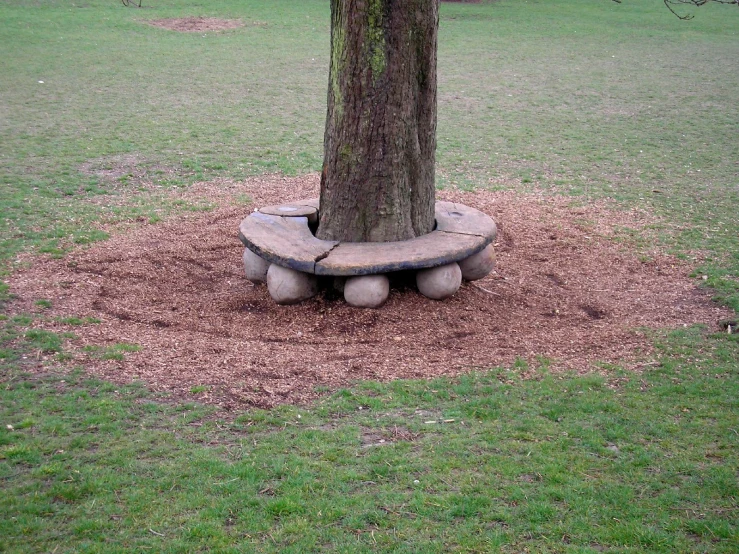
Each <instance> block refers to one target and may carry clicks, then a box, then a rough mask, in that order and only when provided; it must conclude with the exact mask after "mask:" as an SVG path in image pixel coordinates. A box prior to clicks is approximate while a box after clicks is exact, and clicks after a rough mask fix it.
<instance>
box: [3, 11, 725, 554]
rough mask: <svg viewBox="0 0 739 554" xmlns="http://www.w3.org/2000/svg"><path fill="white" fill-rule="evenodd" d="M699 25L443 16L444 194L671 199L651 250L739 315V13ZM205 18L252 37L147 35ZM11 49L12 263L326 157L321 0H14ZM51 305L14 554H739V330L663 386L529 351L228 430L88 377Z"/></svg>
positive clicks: (10, 393)
mask: <svg viewBox="0 0 739 554" xmlns="http://www.w3.org/2000/svg"><path fill="white" fill-rule="evenodd" d="M695 14H696V17H695V19H693V20H691V21H689V22H682V21H679V20H677V19H676V18H675V17H674V16H673V15H672V14H670V13H669V11H668V10H667V9H665V7H664V6H663V4H662V3H661V2H659V1H658V0H649V1H647V0H627V1H625V2H624V3H622V4H616V3H614V2H610V1H606V0H603V1H601V2H593V1H586V0H559V1H557V2H554V3H552V2H543V1H531V0H529V1H527V2H521V1H518V2H517V1H513V0H501V1H499V2H486V1H483V2H482V3H480V4H460V3H444V4H443V5H442V7H441V27H440V35H439V36H440V39H439V40H440V43H439V123H438V153H437V181H438V186H439V187H459V188H462V189H476V188H492V189H495V188H514V189H517V190H522V191H529V190H542V191H545V192H547V193H551V194H560V195H570V196H572V199H573V202H588V201H590V200H593V199H600V198H604V197H608V198H612V199H614V200H615V202H616V203H617V204H620V205H623V206H626V207H628V206H635V205H636V206H641V207H646V208H648V209H649V210H651V211H653V212H654V213H655V214H657V215H658V216H660V217H661V221H662V223H660V225H659V227H658V229H657V231H658V232H657V233H656V238H655V239H651V238H650V239H646V238H643V237H631V239H630V240H631V241H632V242H634V243H637V244H638V243H640V241H645V240H650V241H651V240H654V241H655V242H654V243H650V244H649V245H648V246H649V247H659V248H662V249H664V250H666V251H669V252H671V253H673V254H675V255H677V256H680V257H682V258H684V259H687V260H690V261H692V262H693V264H694V265H695V275H696V281H697V282H700V283H701V286H708V287H711V289H712V291H714V294H715V297H716V300H717V301H718V302H721V303H724V304H726V305H728V306H730V307H732V308H733V309H734V310H737V311H739V224H738V222H737V212H738V211H739V165H737V164H739V162H738V160H739V142H738V141H737V140H736V138H737V136H739V106H738V105H737V103H736V100H735V97H736V90H737V89H739V71H737V61H736V60H737V59H739V35H738V32H739V10H736V9H735V7H732V6H712V5H709V6H706V7H703V8H701V9H698V10H696V11H695ZM186 16H206V17H218V18H226V19H239V20H241V21H242V22H243V23H244V25H243V26H242V27H240V28H237V29H232V30H227V31H223V32H203V33H178V32H173V31H167V30H164V29H161V28H157V27H154V26H151V25H148V24H146V21H147V20H151V19H160V18H170V17H186ZM0 43H1V44H3V47H4V54H5V55H4V56H2V58H0V212H1V213H2V217H0V276H4V277H8V276H9V275H11V274H12V272H13V271H14V268H16V267H18V266H22V265H23V264H24V263H26V262H27V260H28V259H29V256H34V255H49V254H50V255H52V256H64V255H65V253H66V252H68V251H70V250H71V249H74V248H83V247H84V245H85V244H88V243H91V242H94V241H98V240H103V239H105V238H106V237H107V234H106V233H105V232H104V231H103V228H104V227H105V226H106V225H108V224H120V223H123V224H131V225H135V224H136V222H137V221H149V222H156V221H158V220H160V219H163V218H166V217H167V216H168V215H170V214H173V213H179V212H182V211H185V210H207V209H208V207H209V206H208V202H207V199H203V200H202V202H195V203H184V202H181V201H174V200H172V197H171V196H168V195H167V194H166V192H167V191H168V190H171V189H173V188H178V187H181V188H185V187H188V186H189V185H190V184H192V183H194V182H196V181H202V180H213V179H216V178H218V177H227V178H231V179H234V178H235V179H238V178H241V177H245V176H248V175H258V174H262V173H274V172H278V173H283V174H288V175H297V174H302V173H307V172H313V171H317V170H319V169H320V165H321V157H322V138H323V122H324V117H325V101H326V100H325V99H326V86H327V79H328V54H329V52H328V46H329V13H328V2H327V1H325V0H321V1H319V0H304V1H301V2H296V1H294V0H271V1H267V0H244V1H239V2H237V1H235V0H230V1H229V0H213V1H210V2H183V1H181V0H162V1H156V2H154V1H153V0H144V7H143V8H141V9H136V8H126V7H124V6H122V5H121V3H116V2H115V1H113V0H110V1H102V0H85V1H80V2H77V1H75V2H61V1H54V0H47V1H32V0H9V1H7V2H4V3H3V4H2V5H0ZM702 277H705V278H702ZM8 302H12V298H10V293H9V290H8V287H7V285H0V303H4V304H5V305H6V307H7V303H8ZM48 307H49V306H48V300H46V299H44V298H39V299H37V302H36V308H37V309H36V310H34V312H33V313H29V314H20V315H18V314H13V315H11V311H10V310H7V309H5V311H4V312H2V313H0V488H1V490H2V494H1V495H0V551H3V552H57V553H62V552H106V553H107V552H132V551H134V552H138V551H153V552H196V551H212V552H311V551H332V550H333V551H339V552H377V551H383V552H384V551H387V552H419V553H427V552H497V551H501V552H568V553H569V552H572V553H575V552H579V553H585V552H593V553H595V552H725V553H729V552H737V551H739V516H738V515H737V514H739V506H738V504H739V472H738V470H737V468H739V341H738V340H737V337H739V335H729V334H726V333H718V332H714V331H715V329H705V328H698V327H690V328H682V329H678V330H674V331H671V332H656V331H655V332H654V341H655V344H656V347H657V352H658V357H659V363H658V364H657V365H654V366H652V367H649V368H647V369H645V370H644V372H643V373H642V374H638V375H636V374H632V373H629V372H627V371H625V370H624V369H623V368H620V367H618V366H613V367H604V368H603V372H602V373H603V375H600V376H575V375H552V374H549V373H547V372H546V371H542V372H541V373H540V375H539V377H538V378H536V379H528V380H524V379H521V377H520V375H521V373H523V371H524V370H525V369H526V368H524V367H522V366H523V365H524V364H523V362H520V363H518V364H515V365H513V366H512V367H507V368H490V369H489V371H485V372H480V373H476V374H471V375H469V376H466V377H462V378H458V379H438V380H434V381H431V382H426V381H423V382H420V381H418V382H416V381H398V382H394V383H389V384H378V383H372V382H368V383H358V384H357V385H356V386H354V387H353V388H352V389H348V390H342V391H339V392H336V393H333V394H331V395H329V396H326V397H325V398H324V399H323V400H321V401H319V402H317V403H316V404H314V405H311V406H307V407H301V408H297V407H291V406H284V407H281V408H277V409H274V410H271V411H261V410H250V411H245V412H243V413H239V414H236V415H235V416H234V415H229V416H228V417H226V416H225V414H223V413H221V412H218V411H216V410H215V409H214V408H212V407H208V406H202V405H198V404H196V403H194V402H193V403H182V402H174V401H173V400H172V399H169V398H167V397H164V396H162V395H159V394H155V393H152V392H151V391H148V390H147V389H146V387H145V385H129V386H114V385H112V384H110V383H105V382H101V381H98V380H95V379H92V378H90V377H89V375H87V374H85V372H84V370H83V368H75V369H71V368H69V367H67V366H66V365H64V364H63V363H62V362H64V360H65V358H66V357H67V351H66V350H65V349H67V348H69V346H68V345H67V343H65V339H66V338H69V337H65V336H63V335H59V334H55V333H52V332H50V331H45V330H44V329H43V323H44V321H45V319H44V318H45V317H46V316H45V315H44V310H45V309H46V308H48ZM68 323H69V325H96V324H98V323H99V322H97V321H95V320H91V319H84V318H78V319H77V320H75V321H71V320H70V321H69V322H68ZM137 349H138V346H137V345H133V344H128V343H126V342H124V341H123V339H121V343H120V344H118V345H116V346H113V347H109V348H107V349H101V350H100V351H96V355H98V356H100V357H102V358H106V357H109V358H112V359H122V358H124V357H125V356H126V355H128V353H129V352H131V351H134V350H137ZM40 352H45V353H56V359H57V360H58V362H54V363H48V364H47V365H45V366H44V367H43V368H42V369H41V370H39V367H38V366H39V363H38V361H37V356H38V354H39V353H40ZM192 392H193V394H196V393H197V392H198V391H195V390H193V391H192Z"/></svg>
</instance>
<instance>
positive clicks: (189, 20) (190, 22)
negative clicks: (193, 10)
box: [146, 17, 244, 33]
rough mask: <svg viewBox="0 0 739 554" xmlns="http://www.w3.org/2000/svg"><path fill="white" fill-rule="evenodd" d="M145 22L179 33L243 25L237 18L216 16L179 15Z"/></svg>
mask: <svg viewBox="0 0 739 554" xmlns="http://www.w3.org/2000/svg"><path fill="white" fill-rule="evenodd" d="M146 23H148V24H149V25H153V26H154V27H161V28H162V29H169V30H170V31H180V32H181V33H203V32H205V31H225V30H227V29H236V28H238V27H243V26H244V24H243V23H242V22H241V21H239V20H237V19H219V18H217V17H179V18H168V19H151V20H148V21H147V22H146Z"/></svg>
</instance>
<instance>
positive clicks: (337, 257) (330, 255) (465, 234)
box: [239, 199, 497, 303]
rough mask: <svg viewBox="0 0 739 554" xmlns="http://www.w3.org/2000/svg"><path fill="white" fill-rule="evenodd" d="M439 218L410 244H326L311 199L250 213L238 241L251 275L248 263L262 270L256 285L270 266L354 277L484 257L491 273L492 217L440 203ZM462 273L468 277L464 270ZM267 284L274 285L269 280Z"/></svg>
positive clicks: (474, 273) (476, 270)
mask: <svg viewBox="0 0 739 554" xmlns="http://www.w3.org/2000/svg"><path fill="white" fill-rule="evenodd" d="M435 218H436V227H435V229H434V230H433V231H432V232H431V233H428V234H426V235H423V236H420V237H416V238H413V239H409V240H405V241H397V242H337V241H326V240H321V239H318V238H316V237H315V236H314V235H313V232H312V230H311V225H312V224H315V223H316V222H317V221H318V200H317V199H310V200H303V201H299V202H295V203H291V204H283V205H279V206H267V207H264V208H261V209H260V210H259V211H256V212H254V213H252V214H250V215H249V216H248V217H247V218H245V219H244V220H243V221H242V222H241V225H240V226H239V238H240V239H241V241H242V242H243V243H244V245H245V246H246V248H247V250H248V252H245V256H244V263H245V265H246V266H247V274H249V265H248V264H249V263H250V264H251V265H252V270H254V268H255V264H256V266H259V267H258V268H257V271H256V272H255V271H252V272H251V275H252V276H251V277H250V279H252V280H257V281H259V280H262V279H260V278H259V276H260V275H261V273H262V272H264V273H265V274H266V273H267V270H268V268H269V264H274V265H276V266H279V267H281V268H286V269H288V270H292V271H294V272H300V273H303V274H308V275H317V276H334V277H350V278H353V277H360V276H370V275H384V274H386V273H391V272H395V271H408V270H415V271H419V270H428V269H430V268H443V267H446V266H451V264H456V263H457V262H464V261H465V260H472V261H473V262H474V261H475V260H477V261H478V262H479V261H480V260H481V259H483V258H484V262H483V265H484V266H485V267H486V268H487V271H485V272H484V274H487V273H488V272H489V271H490V270H492V265H493V264H494V254H493V252H492V246H489V245H491V243H492V242H493V240H494V239H495V236H496V233H497V228H496V225H495V222H494V221H493V220H492V219H491V218H490V217H489V216H487V215H486V214H484V213H482V212H480V211H479V210H476V209H474V208H470V207H468V206H465V205H463V204H457V203H453V202H437V203H436V206H435ZM250 253H251V254H250ZM254 255H256V256H254ZM257 257H258V258H257ZM247 260H250V261H249V262H248V261H247ZM260 260H261V261H260ZM260 264H261V265H260ZM467 265H470V266H472V265H476V268H473V270H472V271H467V272H466V273H467V275H463V276H464V277H465V278H467V279H470V280H471V279H475V278H480V277H479V276H477V275H479V274H480V273H481V270H480V268H479V267H477V266H479V263H478V264H475V263H467ZM488 266H489V267H488ZM460 271H462V273H463V274H464V273H465V271H464V270H463V269H461V270H460ZM273 272H274V273H279V272H280V270H273ZM282 273H285V272H282ZM437 273H438V272H437ZM285 275H287V274H285ZM303 280H305V279H303ZM460 281H461V277H460ZM367 282H369V281H367ZM267 283H268V286H269V279H267ZM458 287H459V284H457V285H456V288H458ZM421 288H422V287H421V285H420V282H419V289H421ZM456 288H454V291H456ZM454 291H453V292H454ZM272 292H273V291H272V288H270V293H271V294H272ZM421 292H423V290H421ZM453 292H452V294H453ZM424 294H425V293H424ZM274 296H275V295H274V294H273V297H274ZM431 297H432V298H434V297H435V296H431ZM276 300H277V299H276ZM277 301H278V302H279V300H277ZM350 303H351V302H350Z"/></svg>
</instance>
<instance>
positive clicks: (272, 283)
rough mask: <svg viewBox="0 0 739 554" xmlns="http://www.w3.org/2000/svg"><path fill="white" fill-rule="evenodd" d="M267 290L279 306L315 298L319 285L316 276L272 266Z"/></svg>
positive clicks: (268, 275) (269, 271)
mask: <svg viewBox="0 0 739 554" xmlns="http://www.w3.org/2000/svg"><path fill="white" fill-rule="evenodd" d="M267 290H269V295H270V296H271V297H272V300H274V301H275V302H277V303H278V304H297V303H298V302H302V301H303V300H308V299H309V298H312V297H313V296H315V295H316V293H317V292H318V283H317V281H316V277H315V276H314V275H309V274H308V273H303V272H301V271H295V270H294V269H290V268H287V267H281V266H279V265H276V264H272V265H271V266H269V270H268V271H267Z"/></svg>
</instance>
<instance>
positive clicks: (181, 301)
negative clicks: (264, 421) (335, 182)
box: [10, 175, 731, 408]
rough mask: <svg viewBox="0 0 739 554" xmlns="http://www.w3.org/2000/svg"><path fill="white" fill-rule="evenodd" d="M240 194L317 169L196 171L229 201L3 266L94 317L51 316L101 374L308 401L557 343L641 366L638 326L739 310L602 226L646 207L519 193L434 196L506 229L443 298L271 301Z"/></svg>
mask: <svg viewBox="0 0 739 554" xmlns="http://www.w3.org/2000/svg"><path fill="white" fill-rule="evenodd" d="M245 194H246V195H249V196H250V197H251V198H253V199H254V204H253V207H256V206H262V205H266V204H275V203H280V202H287V201H290V200H296V199H301V198H310V197H314V196H316V195H317V194H318V176H316V175H311V176H307V177H301V178H295V179H287V178H280V177H274V178H259V179H251V180H248V181H245V182H241V183H234V182H227V181H217V182H214V183H212V184H210V185H196V186H195V187H193V188H191V189H190V190H189V191H187V192H186V193H184V194H183V196H185V198H188V197H192V198H203V197H207V198H208V199H209V201H211V202H213V203H216V204H217V205H219V206H221V207H220V208H218V209H217V210H215V211H213V212H210V213H207V214H187V215H185V216H181V217H180V218H178V219H176V220H170V221H168V222H166V223H163V224H157V225H145V226H142V227H140V228H138V229H135V230H133V231H127V232H126V234H125V235H124V234H121V235H118V236H114V237H113V238H111V239H109V240H108V241H106V242H103V243H99V244H96V245H94V246H93V247H91V248H89V249H87V250H80V251H78V252H75V253H73V254H71V255H70V256H68V257H67V258H66V259H63V260H51V259H42V258H34V259H33V260H32V266H31V267H29V268H27V269H24V270H22V271H19V272H17V273H15V274H14V275H13V276H12V278H11V279H10V285H11V290H12V292H13V293H15V294H16V295H17V297H18V299H17V300H16V301H15V302H14V304H13V305H12V306H11V309H13V310H14V311H17V312H22V311H30V310H32V309H33V303H34V301H35V300H37V299H39V298H47V299H49V300H51V301H52V304H53V308H52V309H51V310H49V311H47V312H46V313H49V312H50V315H51V316H52V318H53V317H54V316H70V315H75V316H90V317H95V318H98V319H100V320H101V321H102V323H101V324H99V325H87V326H82V327H74V328H72V329H70V328H67V327H64V326H63V325H62V324H53V323H45V324H44V325H45V326H47V327H53V326H54V325H56V326H57V327H58V328H59V330H62V329H64V330H73V331H74V332H75V333H76V334H77V335H78V336H79V339H77V340H75V341H73V343H72V345H71V349H74V348H75V347H76V348H77V349H79V350H77V351H78V352H80V354H78V358H77V360H75V363H84V364H85V365H86V367H87V369H88V370H89V371H90V372H91V373H93V374H95V375H98V376H100V377H103V378H105V379H110V380H112V381H114V382H130V381H132V380H136V379H139V380H143V381H144V382H146V383H147V384H148V385H149V386H150V387H152V388H153V389H155V390H159V391H167V392H170V393H173V394H176V395H187V396H189V397H191V398H197V399H198V400H201V401H205V402H211V403H215V404H218V405H221V406H224V407H226V408H236V407H241V406H245V405H258V406H273V405H276V404H280V403H288V402H289V403H296V402H306V401H309V400H311V399H313V398H315V397H316V396H317V393H316V392H315V389H316V387H318V386H321V387H324V388H325V387H328V388H329V389H336V388H338V387H342V386H347V385H349V384H351V382H353V381H356V380H361V379H377V380H382V381H387V380H391V379H400V378H429V377H434V376H439V375H456V374H459V373H463V372H467V371H470V370H474V369H481V370H482V369H486V368H490V367H493V366H496V365H500V364H511V363H512V362H514V360H516V358H523V359H525V360H527V361H528V362H529V364H530V367H531V368H533V367H535V366H536V365H537V364H538V363H541V357H546V358H549V359H550V360H551V369H552V370H553V371H559V370H566V369H571V370H575V371H578V372H589V371H594V370H597V369H598V366H597V363H596V362H611V363H625V364H626V365H629V366H631V367H634V368H638V367H639V365H640V364H643V363H645V362H646V361H648V360H649V359H650V358H649V356H650V354H651V339H650V338H649V337H648V336H646V335H645V334H644V333H643V332H641V331H639V329H642V328H674V327H678V326H682V325H690V324H694V323H706V324H709V325H711V326H715V325H716V322H717V321H718V320H720V319H722V318H724V319H725V318H727V317H729V316H730V315H731V314H730V313H729V312H728V310H725V309H723V308H720V307H718V306H716V305H715V304H713V303H711V302H710V300H709V297H708V295H707V293H706V292H704V291H702V290H700V289H698V288H697V287H696V285H695V282H694V281H693V280H692V279H690V278H689V277H688V274H689V270H690V268H689V267H688V266H687V265H685V264H684V263H682V262H680V261H678V260H676V259H674V258H671V257H669V256H665V255H662V254H660V253H656V252H655V253H649V254H650V255H649V256H648V257H647V256H644V253H641V254H637V253H635V252H633V251H630V250H628V249H626V248H625V247H624V246H623V245H619V244H618V243H616V242H615V241H613V240H610V239H609V238H612V237H613V236H614V234H615V233H617V231H618V229H619V228H621V227H627V228H630V229H640V228H642V227H643V226H644V225H645V224H647V223H649V222H650V218H649V216H648V215H646V214H644V213H642V212H638V211H631V212H617V211H612V210H609V209H607V208H606V207H604V206H603V205H599V204H591V205H587V206H580V207H573V206H572V205H571V204H570V203H569V201H568V200H567V199H564V198H551V197H544V196H532V195H521V194H515V193H512V192H475V193H463V192H448V191H445V192H442V193H440V194H439V195H438V196H439V198H440V199H444V200H452V201H459V202H463V203H465V204H467V205H469V206H472V207H475V208H477V209H479V210H482V211H483V212H485V213H487V214H489V215H490V216H492V217H493V218H494V219H495V220H496V221H497V222H498V225H499V230H500V232H499V237H498V241H497V253H498V266H497V269H496V271H495V272H494V273H493V274H492V275H490V276H489V277H487V278H485V279H484V280H482V281H477V282H475V283H467V284H464V285H463V286H462V288H461V289H460V291H459V292H458V293H457V294H456V295H455V296H454V297H452V298H451V299H449V300H446V301H444V302H434V301H432V300H428V299H426V298H424V297H422V296H421V295H420V294H418V293H417V292H416V291H415V290H413V288H412V285H409V284H408V282H407V281H404V280H403V279H402V278H399V279H397V280H396V284H397V286H398V288H395V289H394V290H392V291H391V294H390V298H389V299H388V302H387V303H386V304H385V306H383V307H382V308H381V309H379V310H361V309H355V308H351V307H349V306H347V305H346V304H345V303H344V302H343V300H341V299H340V298H337V297H336V296H335V295H333V294H332V293H331V292H326V293H325V294H323V295H320V296H319V297H317V298H315V299H312V300H310V301H308V302H305V303H303V304H301V305H298V306H289V307H283V306H277V305H275V304H274V302H273V301H272V300H271V299H270V297H269V293H268V292H267V289H266V287H264V286H252V285H251V284H250V283H249V282H248V281H246V279H245V277H244V275H243V266H242V260H241V258H242V253H243V247H242V245H241V243H240V242H239V240H238V238H237V236H236V235H237V228H238V224H239V222H240V221H241V219H242V218H243V217H245V216H246V215H247V212H248V211H249V210H248V209H244V208H243V207H235V206H234V205H233V203H232V202H231V198H234V197H237V196H238V197H242V198H243V195H245ZM253 207H252V209H253ZM121 342H125V343H134V344H138V345H140V346H141V347H142V348H141V351H139V352H131V353H127V354H126V355H125V359H124V360H123V361H120V360H102V359H99V358H95V357H84V355H83V354H82V353H81V348H82V347H83V346H85V345H101V346H106V345H112V344H115V343H121ZM529 371H532V372H533V369H530V370H529ZM194 386H197V387H198V388H197V389H195V391H196V392H197V394H195V395H194V396H193V395H192V394H191V391H192V390H193V387H194Z"/></svg>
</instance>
